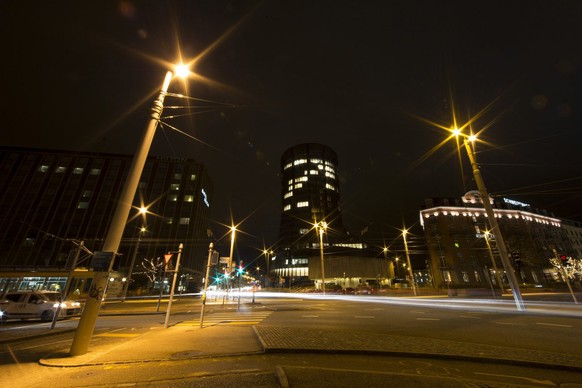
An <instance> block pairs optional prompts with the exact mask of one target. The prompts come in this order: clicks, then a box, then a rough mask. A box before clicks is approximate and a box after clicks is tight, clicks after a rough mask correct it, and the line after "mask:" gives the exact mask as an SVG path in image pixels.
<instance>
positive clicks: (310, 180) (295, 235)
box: [279, 143, 346, 250]
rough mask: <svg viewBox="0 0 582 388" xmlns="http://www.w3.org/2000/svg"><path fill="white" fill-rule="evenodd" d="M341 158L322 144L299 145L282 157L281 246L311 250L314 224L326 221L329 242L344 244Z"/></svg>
mask: <svg viewBox="0 0 582 388" xmlns="http://www.w3.org/2000/svg"><path fill="white" fill-rule="evenodd" d="M337 166H338V160H337V154H336V153H335V151H333V150H332V149H331V148H329V147H327V146H324V145H322V144H314V143H307V144H299V145H296V146H294V147H292V148H289V149H288V150H287V151H285V152H284V153H283V155H282V157H281V176H282V179H281V197H282V214H281V228H280V230H279V246H280V247H281V248H283V249H286V250H297V249H306V248H311V246H310V243H312V242H314V241H315V239H314V236H315V233H314V232H313V224H314V223H315V222H319V221H325V222H326V223H327V224H328V226H329V228H328V230H327V233H326V234H327V237H326V238H327V239H328V241H334V240H338V241H339V240H343V239H345V237H346V231H345V229H344V227H343V225H342V219H341V208H340V191H339V180H338V177H337Z"/></svg>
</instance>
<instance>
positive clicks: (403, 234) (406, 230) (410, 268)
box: [402, 228, 416, 296]
mask: <svg viewBox="0 0 582 388" xmlns="http://www.w3.org/2000/svg"><path fill="white" fill-rule="evenodd" d="M407 234H408V229H406V228H404V229H402V238H403V239H404V251H405V252H406V262H407V263H408V276H410V283H411V284H412V292H413V293H414V296H416V282H415V281H414V274H413V273H412V265H410V255H409V254H408V242H407V241H406V235H407Z"/></svg>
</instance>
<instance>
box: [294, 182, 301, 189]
mask: <svg viewBox="0 0 582 388" xmlns="http://www.w3.org/2000/svg"><path fill="white" fill-rule="evenodd" d="M302 187H303V183H297V184H296V185H295V188H296V189H300V188H302Z"/></svg>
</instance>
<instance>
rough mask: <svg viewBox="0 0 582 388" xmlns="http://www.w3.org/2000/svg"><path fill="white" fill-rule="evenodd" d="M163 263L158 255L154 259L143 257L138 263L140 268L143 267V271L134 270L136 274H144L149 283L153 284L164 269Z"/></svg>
mask: <svg viewBox="0 0 582 388" xmlns="http://www.w3.org/2000/svg"><path fill="white" fill-rule="evenodd" d="M164 265H165V263H164V260H162V258H160V257H156V258H155V259H143V261H142V262H141V264H140V268H141V269H143V271H139V272H136V274H142V275H145V276H146V277H147V278H148V280H149V281H150V283H151V284H155V282H156V280H157V279H158V276H159V275H160V274H161V273H162V270H163V269H164Z"/></svg>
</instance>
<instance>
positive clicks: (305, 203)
mask: <svg viewBox="0 0 582 388" xmlns="http://www.w3.org/2000/svg"><path fill="white" fill-rule="evenodd" d="M308 206H309V201H301V202H297V207H308Z"/></svg>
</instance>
